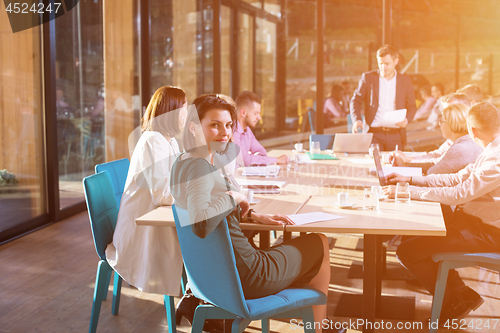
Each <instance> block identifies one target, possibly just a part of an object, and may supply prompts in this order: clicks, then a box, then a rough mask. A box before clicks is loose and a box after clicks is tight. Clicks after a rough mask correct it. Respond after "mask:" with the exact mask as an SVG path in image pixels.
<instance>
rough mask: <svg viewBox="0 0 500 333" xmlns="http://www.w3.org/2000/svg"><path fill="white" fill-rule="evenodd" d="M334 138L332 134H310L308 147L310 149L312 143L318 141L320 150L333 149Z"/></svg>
mask: <svg viewBox="0 0 500 333" xmlns="http://www.w3.org/2000/svg"><path fill="white" fill-rule="evenodd" d="M334 138H335V135H334V134H311V135H309V147H312V142H314V141H319V146H320V148H321V150H327V149H333V139H334ZM309 149H310V148H309Z"/></svg>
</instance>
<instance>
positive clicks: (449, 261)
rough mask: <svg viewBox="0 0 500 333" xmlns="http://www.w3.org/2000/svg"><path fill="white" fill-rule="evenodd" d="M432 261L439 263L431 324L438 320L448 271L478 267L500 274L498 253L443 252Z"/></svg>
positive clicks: (434, 328)
mask: <svg viewBox="0 0 500 333" xmlns="http://www.w3.org/2000/svg"><path fill="white" fill-rule="evenodd" d="M432 260H434V261H435V262H439V270H438V275H437V281H436V288H435V291H434V298H433V300H432V315H431V323H435V322H436V321H438V320H439V316H440V315H441V307H442V305H443V298H444V291H445V289H446V282H447V281H448V271H449V270H450V269H454V268H461V267H472V266H480V267H485V268H489V269H492V270H495V271H497V272H498V273H499V274H500V253H464V252H444V253H437V254H435V255H433V256H432ZM436 331H437V327H432V328H431V329H430V333H435V332H436Z"/></svg>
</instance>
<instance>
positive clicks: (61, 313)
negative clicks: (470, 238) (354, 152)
mask: <svg viewBox="0 0 500 333" xmlns="http://www.w3.org/2000/svg"><path fill="white" fill-rule="evenodd" d="M330 237H332V238H333V243H332V245H333V247H332V249H331V251H330V258H331V263H332V278H331V284H330V293H329V295H328V296H329V297H328V314H329V318H330V319H331V320H332V322H333V323H335V322H345V323H349V320H351V323H352V322H355V321H356V318H341V317H335V316H334V311H335V310H336V307H337V302H338V299H339V297H340V294H341V293H360V292H361V290H362V282H361V279H349V278H348V277H347V273H348V269H349V267H350V265H351V263H352V262H356V261H361V256H362V252H360V251H357V250H356V246H357V243H358V240H359V238H360V237H359V236H357V235H342V234H332V235H330ZM97 259H98V257H97V255H96V253H95V249H94V244H93V241H92V234H91V231H90V225H89V221H88V216H87V213H86V212H85V213H81V214H78V215H76V216H74V217H72V218H70V219H67V220H65V221H62V222H59V223H56V224H53V225H51V226H48V227H46V228H44V229H41V230H38V231H36V232H33V233H31V234H29V235H26V236H24V237H22V238H19V239H17V240H14V241H12V242H9V243H7V244H4V245H2V246H0V267H1V269H0V332H1V333H7V332H9V333H35V332H37V333H38V332H50V333H59V332H60V333H63V332H64V333H67V332H86V331H88V324H89V319H90V310H91V307H92V295H93V288H94V280H95V273H96V268H97V262H98V260H97ZM389 261H391V262H394V263H395V262H396V259H395V257H394V254H393V253H390V254H389ZM460 273H461V275H462V276H464V277H465V280H466V283H467V284H469V285H470V286H471V287H472V288H474V289H476V290H477V291H478V292H479V293H480V294H481V295H482V296H483V298H484V299H485V304H484V305H483V306H481V307H480V308H479V309H478V310H477V311H476V312H473V313H472V314H471V315H470V316H469V317H467V318H466V320H465V321H464V322H463V323H465V324H466V325H465V328H464V329H458V330H456V331H457V332H498V331H499V330H500V323H499V322H500V313H499V311H498V309H500V288H499V282H500V281H499V276H498V274H497V273H494V272H492V271H489V270H486V269H478V268H466V269H461V270H460ZM111 288H112V287H110V290H111ZM383 293H384V294H386V295H399V296H415V297H416V313H415V320H412V321H405V322H401V323H400V324H399V325H403V326H402V328H401V329H398V328H397V325H398V321H389V322H390V323H391V324H390V325H392V329H387V326H388V325H389V324H388V321H386V320H384V324H385V329H379V330H377V331H376V332H398V331H400V332H403V331H404V332H425V331H426V330H424V329H422V328H421V326H419V325H422V324H420V323H422V322H423V323H424V324H423V325H424V327H426V325H427V324H426V323H425V322H426V319H427V318H428V317H429V316H430V308H431V301H432V298H431V297H430V295H428V293H427V292H425V291H424V290H422V288H419V287H418V286H414V285H409V284H407V283H406V282H405V281H384V285H383ZM109 295H111V293H110V294H109ZM108 297H109V296H108ZM110 298H111V297H109V298H108V301H105V302H104V303H103V306H102V309H101V315H100V318H99V325H98V332H109V333H112V332H120V333H124V332H134V333H135V332H167V331H168V328H167V324H166V315H165V310H164V308H163V298H162V296H161V295H153V294H146V293H141V292H139V291H138V290H136V289H135V288H132V287H130V286H128V285H127V284H126V283H124V284H123V287H122V298H121V303H120V312H119V315H118V316H113V315H111V301H110ZM488 319H489V324H490V328H489V329H488V328H487V327H484V323H486V320H488ZM479 323H483V326H482V329H481V330H479V329H478V324H479ZM495 324H496V329H495V328H494V327H493V326H494V325H495ZM376 325H382V323H381V322H379V323H378V324H376ZM467 325H469V327H466V326H467ZM412 326H413V329H410V328H409V327H412ZM472 326H474V328H472ZM259 327H260V323H259V322H253V323H251V325H250V326H249V328H248V329H247V332H258V331H259ZM294 328H296V327H295V326H294V325H291V324H290V323H289V322H288V321H272V322H271V330H272V331H273V332H302V330H301V329H294ZM351 328H352V326H351ZM427 331H428V330H427ZM450 331H452V330H450ZM178 332H190V327H189V326H188V324H187V322H186V321H185V320H184V321H183V322H182V324H181V326H179V327H178ZM349 332H358V330H354V329H351V330H349ZM440 332H448V330H440Z"/></svg>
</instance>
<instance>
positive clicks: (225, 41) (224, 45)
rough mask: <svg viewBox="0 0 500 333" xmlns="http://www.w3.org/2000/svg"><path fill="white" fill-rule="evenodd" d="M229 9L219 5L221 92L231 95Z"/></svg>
mask: <svg viewBox="0 0 500 333" xmlns="http://www.w3.org/2000/svg"><path fill="white" fill-rule="evenodd" d="M232 32H233V29H232V27H231V9H230V8H229V7H226V6H222V7H221V81H222V82H221V93H223V94H226V95H228V96H232V93H231V92H232V89H231V34H232Z"/></svg>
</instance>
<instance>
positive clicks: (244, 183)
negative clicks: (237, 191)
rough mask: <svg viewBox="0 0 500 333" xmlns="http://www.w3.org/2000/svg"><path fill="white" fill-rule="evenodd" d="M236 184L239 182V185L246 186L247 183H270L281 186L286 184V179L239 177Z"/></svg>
mask: <svg viewBox="0 0 500 333" xmlns="http://www.w3.org/2000/svg"><path fill="white" fill-rule="evenodd" d="M238 184H240V185H241V186H248V185H262V186H271V185H277V186H279V187H283V186H284V185H285V184H286V181H278V180H260V179H247V178H240V179H238Z"/></svg>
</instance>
